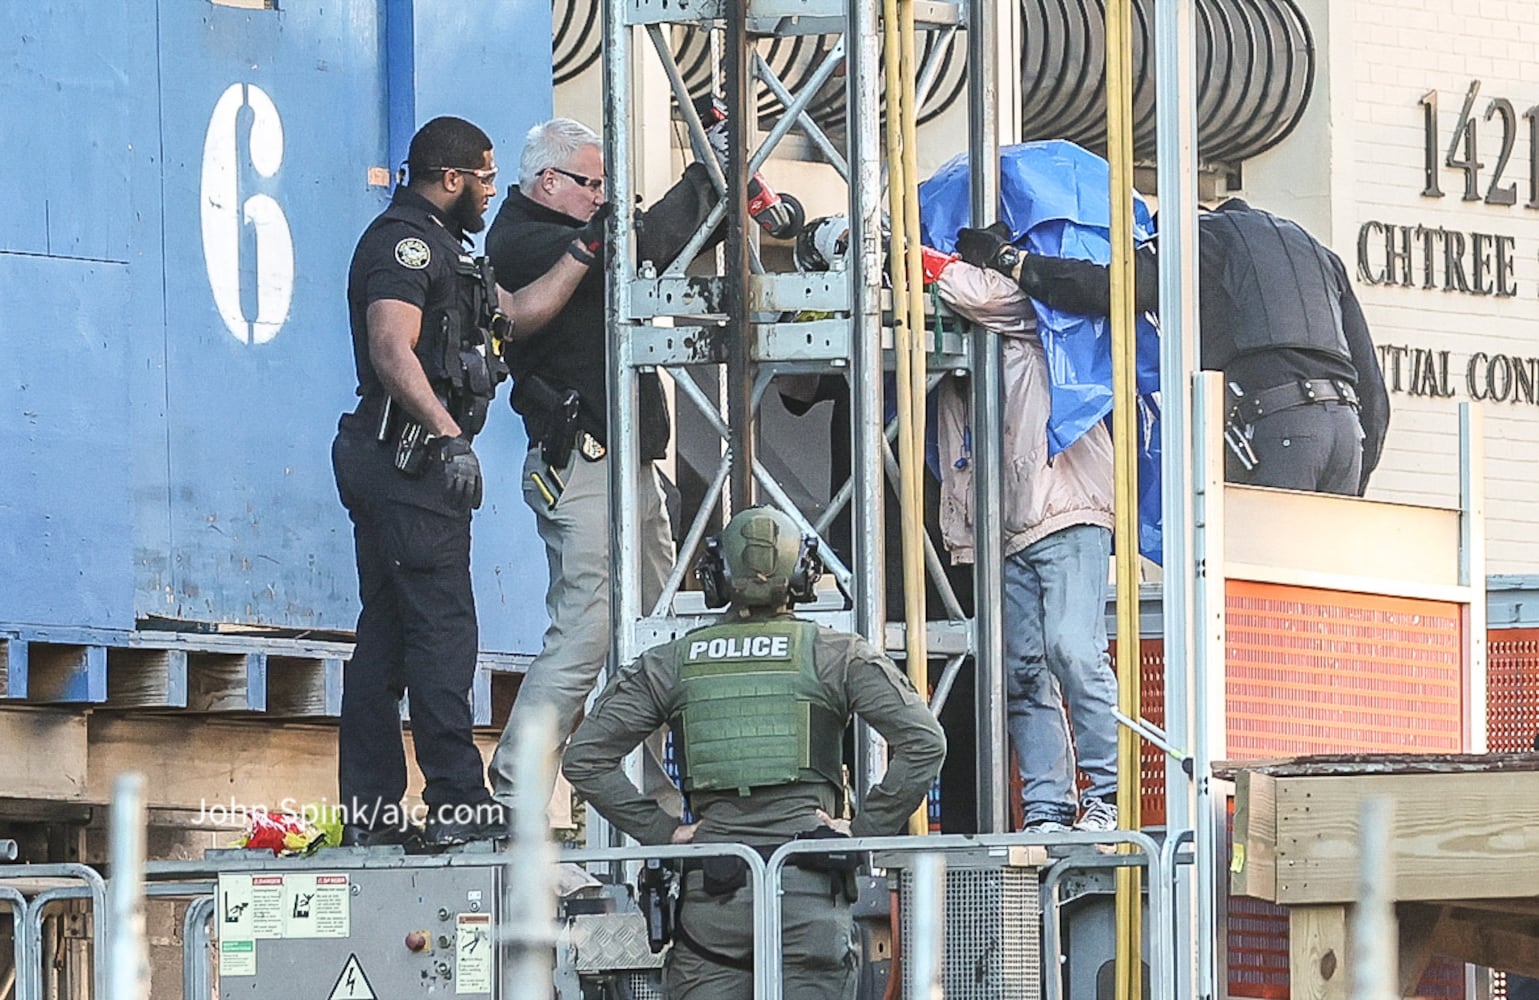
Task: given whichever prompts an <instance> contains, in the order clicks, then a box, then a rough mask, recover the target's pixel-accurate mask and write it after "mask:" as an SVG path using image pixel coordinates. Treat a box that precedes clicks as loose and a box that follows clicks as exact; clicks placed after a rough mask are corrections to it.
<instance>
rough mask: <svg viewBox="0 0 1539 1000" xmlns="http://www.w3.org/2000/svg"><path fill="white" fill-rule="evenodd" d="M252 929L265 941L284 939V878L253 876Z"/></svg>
mask: <svg viewBox="0 0 1539 1000" xmlns="http://www.w3.org/2000/svg"><path fill="white" fill-rule="evenodd" d="M251 925H252V927H251V929H252V931H253V932H254V936H255V937H257V938H261V939H263V940H267V939H271V938H281V937H283V876H282V875H253V876H251Z"/></svg>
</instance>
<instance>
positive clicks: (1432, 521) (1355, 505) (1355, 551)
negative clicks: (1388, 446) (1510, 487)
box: [1224, 485, 1460, 593]
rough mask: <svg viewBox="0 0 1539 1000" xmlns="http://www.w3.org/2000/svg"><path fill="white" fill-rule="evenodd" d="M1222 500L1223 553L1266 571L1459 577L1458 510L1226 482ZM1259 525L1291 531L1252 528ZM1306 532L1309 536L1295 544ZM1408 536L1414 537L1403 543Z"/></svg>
mask: <svg viewBox="0 0 1539 1000" xmlns="http://www.w3.org/2000/svg"><path fill="white" fill-rule="evenodd" d="M1224 503H1225V505H1226V506H1225V510H1224V514H1225V517H1224V524H1225V527H1226V531H1225V533H1224V546H1225V547H1224V559H1225V560H1226V561H1227V562H1229V563H1231V564H1243V565H1244V566H1245V567H1249V568H1256V569H1258V570H1260V572H1263V573H1268V574H1272V573H1279V572H1285V571H1288V570H1295V571H1298V570H1304V571H1310V570H1312V571H1316V572H1319V573H1324V574H1330V575H1338V576H1339V575H1345V574H1352V575H1361V576H1363V577H1368V578H1372V579H1374V580H1381V581H1393V582H1394V583H1398V584H1411V583H1417V584H1433V585H1442V586H1448V587H1453V586H1457V585H1458V584H1459V530H1460V521H1459V512H1458V511H1457V510H1453V509H1449V508H1435V507H1418V506H1413V505H1411V504H1396V503H1384V502H1382V501H1363V500H1359V499H1358V498H1357V497H1339V496H1330V495H1327V494H1324V493H1295V492H1292V491H1289V490H1274V489H1266V488H1262V487H1256V486H1234V485H1227V486H1225V487H1224ZM1258 524H1269V525H1278V526H1282V525H1290V524H1291V525H1294V526H1295V528H1296V530H1293V529H1282V528H1280V529H1279V530H1276V531H1256V530H1255V525H1258ZM1305 531H1307V533H1308V537H1309V540H1310V543H1309V544H1308V545H1300V544H1298V542H1297V538H1298V537H1300V534H1301V533H1302V532H1305ZM1408 538H1414V539H1416V544H1415V545H1407V544H1405V540H1406V539H1408ZM1262 567H1264V569H1261V568H1262ZM1230 575H1231V576H1232V577H1233V576H1236V575H1238V574H1237V573H1231V574H1230ZM1270 578H1271V576H1270V575H1266V576H1262V575H1258V576H1257V577H1256V579H1270ZM1364 592H1365V593H1373V592H1375V591H1373V590H1365V591H1364ZM1391 592H1392V591H1391Z"/></svg>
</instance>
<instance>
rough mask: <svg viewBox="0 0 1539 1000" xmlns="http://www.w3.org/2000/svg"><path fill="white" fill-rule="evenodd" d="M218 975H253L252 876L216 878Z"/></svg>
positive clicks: (254, 952)
mask: <svg viewBox="0 0 1539 1000" xmlns="http://www.w3.org/2000/svg"><path fill="white" fill-rule="evenodd" d="M218 906H219V910H218V926H217V928H216V929H215V933H216V934H217V935H218V936H219V975H220V976H221V977H223V976H254V975H256V971H257V968H256V936H255V934H254V933H253V915H252V912H251V876H250V875H221V876H219V904H218Z"/></svg>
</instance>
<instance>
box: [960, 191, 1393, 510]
mask: <svg viewBox="0 0 1539 1000" xmlns="http://www.w3.org/2000/svg"><path fill="white" fill-rule="evenodd" d="M1197 233H1198V239H1197V246H1198V265H1197V273H1198V298H1199V301H1198V308H1199V318H1200V321H1201V327H1202V346H1201V358H1202V360H1201V363H1202V367H1203V368H1206V369H1212V370H1219V371H1222V372H1223V373H1224V380H1225V382H1226V383H1227V384H1228V386H1229V393H1230V395H1229V404H1230V405H1229V414H1228V425H1227V428H1226V430H1227V433H1226V441H1227V442H1228V444H1229V454H1228V456H1227V469H1226V478H1228V479H1229V480H1230V481H1231V482H1238V483H1247V484H1251V485H1255V486H1276V487H1281V488H1284V489H1294V490H1310V491H1314V492H1319V493H1344V494H1350V495H1361V494H1362V493H1363V491H1364V490H1366V489H1367V487H1368V477H1369V475H1370V474H1371V473H1372V472H1373V470H1374V467H1375V466H1376V465H1378V461H1379V454H1380V452H1381V451H1382V450H1383V447H1384V435H1385V432H1386V431H1387V430H1388V427H1389V394H1388V392H1386V391H1385V388H1384V375H1383V373H1382V371H1381V370H1380V368H1379V359H1378V356H1377V354H1375V352H1374V349H1373V341H1372V340H1371V339H1370V337H1369V334H1368V323H1367V321H1366V320H1365V319H1364V318H1363V310H1362V308H1361V307H1360V306H1359V305H1358V302H1357V296H1356V295H1355V294H1354V293H1353V291H1352V282H1351V279H1350V278H1349V277H1348V276H1347V271H1346V268H1345V267H1344V266H1343V265H1342V263H1341V259H1340V258H1339V257H1337V256H1336V255H1335V254H1334V253H1332V252H1331V251H1330V250H1329V249H1328V248H1326V247H1325V246H1323V245H1322V244H1321V243H1320V242H1319V241H1318V240H1316V239H1315V238H1314V237H1313V236H1311V235H1309V233H1308V232H1306V231H1305V230H1304V228H1303V227H1302V226H1300V225H1299V224H1298V223H1296V222H1292V221H1290V220H1288V219H1284V218H1281V217H1279V216H1276V215H1273V214H1271V213H1270V212H1264V211H1262V210H1261V209H1257V208H1252V207H1251V206H1249V205H1247V204H1246V203H1245V202H1243V201H1241V200H1240V199H1238V198H1231V199H1229V200H1228V201H1225V202H1224V203H1223V204H1221V205H1219V206H1218V207H1217V208H1216V209H1214V210H1212V211H1209V212H1204V213H1202V215H1201V216H1200V217H1199V219H1198V224H1197ZM1009 235H1010V234H1009V232H1008V229H1007V228H1006V227H1003V224H1002V223H996V224H995V225H994V226H991V227H989V228H988V229H963V230H961V231H960V232H959V233H958V234H957V250H958V252H960V253H961V255H962V257H963V259H965V260H967V261H968V262H969V263H973V264H978V265H980V266H990V267H995V268H997V269H999V270H1002V271H1004V272H1005V273H1006V274H1009V275H1011V276H1012V277H1014V278H1015V279H1016V281H1017V283H1018V284H1019V285H1020V287H1021V290H1022V291H1024V292H1025V293H1026V294H1027V295H1030V296H1031V297H1032V298H1034V299H1037V300H1039V301H1041V302H1044V303H1046V304H1047V305H1049V306H1052V307H1053V308H1055V309H1062V310H1064V311H1065V312H1073V313H1080V314H1083V315H1099V316H1104V315H1106V314H1107V312H1109V311H1110V304H1109V303H1110V298H1111V286H1110V281H1109V278H1108V273H1107V268H1106V267H1104V266H1102V265H1099V264H1094V263H1092V262H1090V261H1083V260H1069V259H1066V258H1059V257H1047V256H1042V255H1038V254H1027V253H1024V252H1021V251H1018V250H1016V248H1014V247H1012V246H1010V245H1009V242H1008V241H1009ZM1134 270H1135V278H1134V285H1135V295H1134V307H1135V308H1136V309H1137V310H1138V311H1139V312H1153V311H1157V310H1158V309H1159V267H1158V263H1157V261H1156V259H1155V255H1154V248H1153V247H1152V246H1150V247H1145V248H1143V249H1141V250H1140V251H1139V252H1138V254H1137V255H1136V256H1135V258H1134Z"/></svg>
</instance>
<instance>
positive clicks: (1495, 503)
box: [1245, 0, 1539, 573]
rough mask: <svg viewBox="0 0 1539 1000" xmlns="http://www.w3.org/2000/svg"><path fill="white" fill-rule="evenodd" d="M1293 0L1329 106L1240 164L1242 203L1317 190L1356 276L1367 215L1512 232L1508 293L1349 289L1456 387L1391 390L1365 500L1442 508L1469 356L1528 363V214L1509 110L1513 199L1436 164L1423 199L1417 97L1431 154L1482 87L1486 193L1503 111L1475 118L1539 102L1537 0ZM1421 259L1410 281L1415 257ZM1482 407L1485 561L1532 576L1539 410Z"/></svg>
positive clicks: (1534, 220)
mask: <svg viewBox="0 0 1539 1000" xmlns="http://www.w3.org/2000/svg"><path fill="white" fill-rule="evenodd" d="M1302 6H1304V7H1306V8H1307V9H1308V14H1309V17H1310V23H1311V28H1312V29H1313V30H1314V31H1315V34H1316V39H1317V43H1318V44H1319V46H1320V48H1321V53H1320V55H1321V62H1322V64H1323V65H1328V66H1329V71H1330V76H1331V79H1330V86H1329V87H1328V88H1327V89H1324V90H1323V91H1317V92H1316V95H1315V100H1316V101H1321V102H1324V103H1325V104H1326V105H1327V106H1328V108H1329V110H1328V111H1327V112H1325V113H1320V114H1311V116H1310V117H1309V120H1307V121H1306V122H1305V123H1304V124H1303V125H1302V126H1301V128H1300V129H1299V131H1298V132H1297V133H1295V134H1294V135H1293V136H1292V137H1290V138H1289V139H1288V141H1287V142H1285V143H1284V144H1283V146H1282V147H1280V148H1279V149H1278V150H1276V151H1274V152H1273V153H1270V154H1267V156H1264V157H1261V158H1259V159H1258V160H1256V161H1254V162H1253V163H1250V164H1247V165H1246V191H1245V193H1246V194H1247V195H1248V196H1250V197H1251V199H1252V201H1253V202H1254V203H1255V204H1257V205H1259V206H1261V207H1264V208H1268V209H1271V210H1274V211H1277V212H1279V213H1281V214H1284V215H1290V214H1295V213H1294V212H1293V211H1292V210H1291V209H1290V202H1298V201H1299V199H1300V197H1301V196H1304V197H1309V196H1314V197H1318V196H1320V195H1321V194H1329V195H1330V197H1331V199H1332V202H1331V208H1330V220H1331V222H1330V226H1329V229H1330V234H1331V235H1332V236H1333V237H1334V239H1333V242H1334V244H1335V246H1334V248H1335V249H1336V251H1337V252H1338V253H1339V254H1340V255H1341V257H1342V259H1343V261H1344V262H1346V264H1347V268H1348V270H1349V271H1350V272H1353V273H1354V275H1355V273H1356V259H1357V247H1356V236H1357V232H1358V228H1359V227H1360V226H1361V225H1362V224H1363V223H1365V222H1368V221H1370V220H1377V221H1380V222H1383V223H1386V224H1392V225H1410V226H1416V225H1427V226H1430V227H1437V226H1442V227H1445V228H1447V229H1450V230H1455V231H1460V232H1464V233H1466V234H1467V233H1469V232H1471V231H1479V232H1482V233H1496V234H1501V235H1506V236H1511V237H1513V238H1514V239H1515V240H1516V244H1517V246H1516V256H1517V261H1516V265H1515V269H1514V274H1515V278H1516V281H1517V287H1518V295H1517V296H1516V297H1514V298H1496V297H1494V296H1484V297H1482V296H1475V295H1467V294H1461V293H1456V292H1444V291H1442V290H1441V289H1440V288H1439V289H1437V290H1430V291H1429V290H1423V289H1421V288H1420V287H1415V288H1404V287H1400V286H1377V287H1371V286H1368V285H1366V284H1364V283H1362V282H1361V281H1360V280H1359V281H1358V285H1357V291H1358V296H1359V298H1360V299H1361V300H1362V303H1363V308H1364V311H1365V312H1366V314H1367V316H1368V321H1369V324H1370V326H1371V327H1372V330H1373V334H1374V340H1375V342H1376V343H1379V344H1396V345H1402V346H1407V347H1419V348H1425V349H1430V350H1434V351H1436V350H1448V351H1450V352H1451V358H1450V364H1449V376H1450V383H1451V385H1452V386H1453V387H1454V388H1455V389H1456V390H1457V391H1456V394H1455V396H1454V397H1453V398H1452V399H1429V398H1426V397H1417V396H1411V395H1408V394H1406V393H1403V392H1402V393H1393V394H1392V395H1391V405H1392V407H1393V411H1394V416H1393V418H1392V420H1391V424H1390V432H1389V439H1388V442H1387V445H1386V449H1385V454H1384V458H1383V461H1382V462H1381V463H1380V466H1379V471H1378V473H1377V474H1376V476H1375V477H1374V481H1373V485H1372V487H1371V490H1370V495H1371V496H1373V497H1376V498H1380V499H1386V500H1398V501H1405V502H1411V503H1435V504H1451V503H1453V502H1454V501H1455V499H1456V495H1457V490H1458V475H1457V461H1458V436H1457V435H1458V418H1457V405H1458V403H1459V402H1461V401H1464V400H1466V399H1468V396H1467V394H1466V390H1465V365H1466V362H1467V360H1468V358H1469V356H1470V354H1471V353H1473V352H1476V351H1483V352H1486V353H1487V354H1497V353H1504V354H1511V355H1517V356H1519V357H1539V210H1534V209H1529V208H1525V207H1523V202H1525V201H1527V200H1528V196H1529V190H1528V187H1529V176H1528V174H1529V166H1528V164H1529V141H1528V136H1529V129H1528V123H1527V122H1525V121H1523V120H1522V119H1521V117H1520V118H1519V120H1518V123H1517V135H1516V141H1515V144H1514V146H1513V149H1512V156H1511V159H1510V161H1509V162H1508V164H1507V168H1506V171H1505V172H1504V174H1503V183H1504V184H1506V183H1511V182H1514V181H1515V182H1516V183H1517V190H1518V204H1517V205H1514V206H1511V207H1502V206H1494V205H1486V204H1484V203H1483V202H1466V201H1463V200H1461V195H1462V194H1463V192H1464V175H1463V173H1462V172H1460V171H1458V170H1454V169H1449V168H1442V169H1440V171H1439V183H1440V184H1441V186H1442V189H1443V192H1444V197H1442V198H1440V199H1431V198H1424V197H1422V196H1421V190H1422V187H1423V185H1424V177H1423V164H1422V161H1423V153H1422V150H1423V125H1422V109H1421V107H1420V105H1419V104H1418V102H1419V101H1420V100H1421V97H1422V95H1423V94H1425V93H1426V92H1427V91H1429V90H1434V89H1435V90H1437V92H1438V100H1439V105H1438V107H1439V115H1438V117H1439V127H1438V133H1437V135H1438V155H1439V162H1440V163H1441V159H1442V155H1443V153H1444V152H1446V150H1447V148H1448V145H1449V143H1450V142H1451V141H1452V138H1453V129H1454V125H1455V122H1456V121H1457V119H1458V115H1459V111H1460V108H1461V107H1462V105H1463V101H1464V95H1465V91H1466V90H1467V88H1468V87H1469V84H1470V81H1471V80H1475V79H1478V80H1480V82H1481V87H1480V94H1479V96H1478V98H1477V99H1476V102H1475V106H1474V110H1473V112H1472V115H1473V116H1474V117H1476V118H1477V120H1478V122H1479V124H1478V126H1477V127H1478V129H1479V133H1478V135H1479V147H1480V148H1479V152H1480V159H1481V160H1482V161H1483V162H1484V163H1485V169H1484V170H1483V171H1482V172H1481V175H1480V191H1481V194H1482V195H1484V193H1485V190H1486V187H1487V186H1488V185H1489V183H1490V180H1491V177H1492V176H1493V169H1494V166H1495V163H1496V159H1497V155H1498V153H1499V151H1500V140H1501V128H1500V121H1499V119H1497V120H1493V121H1490V122H1487V121H1486V120H1485V119H1484V115H1485V111H1486V108H1487V106H1488V105H1489V104H1490V102H1491V99H1492V98H1497V97H1505V98H1507V99H1508V100H1509V101H1511V102H1512V105H1513V108H1514V110H1515V111H1516V112H1517V114H1518V115H1519V116H1521V115H1522V114H1523V112H1524V111H1525V110H1527V109H1528V108H1530V107H1533V106H1535V105H1539V59H1536V58H1535V56H1536V54H1539V2H1534V0H1353V2H1342V0H1306V2H1305V3H1303V4H1302ZM1289 147H1294V148H1292V149H1291V150H1290V148H1289ZM1301 149H1302V150H1304V151H1308V150H1311V149H1318V150H1320V155H1322V156H1326V157H1328V158H1329V161H1330V174H1331V178H1332V179H1331V182H1330V185H1329V186H1330V191H1329V192H1320V191H1315V192H1304V191H1300V190H1298V186H1297V173H1296V171H1292V170H1290V169H1288V168H1287V167H1286V166H1285V164H1288V163H1290V162H1296V161H1297V159H1298V157H1299V155H1300V150H1301ZM1301 207H1302V203H1301ZM1298 214H1299V215H1302V214H1304V213H1303V212H1300V213H1298ZM1320 235H1321V236H1322V238H1325V235H1326V234H1325V233H1321V234H1320ZM1417 254H1418V256H1417V257H1416V268H1415V272H1416V277H1417V278H1418V279H1419V277H1420V257H1419V250H1418V251H1417ZM1438 273H1439V275H1441V266H1440V267H1439V271H1438ZM1418 283H1419V281H1418ZM1484 406H1485V415H1486V438H1487V440H1486V490H1487V515H1488V516H1487V523H1486V531H1487V541H1488V544H1487V570H1488V572H1491V573H1539V405H1536V404H1529V403H1522V402H1519V403H1513V402H1499V403H1487V404H1484Z"/></svg>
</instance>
